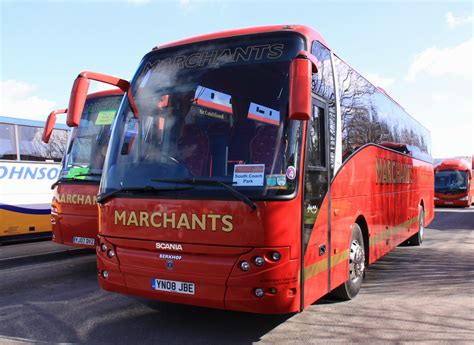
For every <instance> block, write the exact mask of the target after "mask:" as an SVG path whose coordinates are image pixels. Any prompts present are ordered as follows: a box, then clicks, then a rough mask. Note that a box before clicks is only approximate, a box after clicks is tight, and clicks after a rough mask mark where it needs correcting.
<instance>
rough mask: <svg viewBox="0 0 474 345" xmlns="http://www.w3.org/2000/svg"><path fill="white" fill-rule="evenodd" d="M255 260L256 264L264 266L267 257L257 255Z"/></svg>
mask: <svg viewBox="0 0 474 345" xmlns="http://www.w3.org/2000/svg"><path fill="white" fill-rule="evenodd" d="M253 262H254V263H255V266H258V267H262V266H263V265H264V264H265V259H264V258H262V257H261V256H256V257H255V259H254V260H253Z"/></svg>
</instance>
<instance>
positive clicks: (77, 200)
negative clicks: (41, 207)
mask: <svg viewBox="0 0 474 345" xmlns="http://www.w3.org/2000/svg"><path fill="white" fill-rule="evenodd" d="M56 198H57V200H58V202H60V203H63V204H75V205H97V196H96V195H84V194H58V195H57V197H56Z"/></svg>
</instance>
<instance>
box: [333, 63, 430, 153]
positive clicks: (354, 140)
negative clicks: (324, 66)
mask: <svg viewBox="0 0 474 345" xmlns="http://www.w3.org/2000/svg"><path fill="white" fill-rule="evenodd" d="M335 65H336V70H337V73H338V82H339V85H338V87H339V90H340V98H341V117H342V149H343V160H345V159H347V158H348V157H349V156H350V155H351V153H353V152H354V151H355V150H357V149H358V148H360V147H361V146H363V145H365V144H368V143H374V144H379V145H382V146H386V147H389V148H391V149H394V148H397V147H401V146H400V145H399V144H401V145H404V146H405V148H402V149H401V151H404V150H405V149H406V151H407V152H408V153H409V154H411V155H413V156H414V157H416V158H420V159H423V160H427V161H431V157H430V156H429V155H430V145H431V143H430V135H429V132H428V131H427V130H426V129H425V128H424V127H423V126H421V125H420V124H419V123H418V122H417V121H416V120H415V119H413V118H412V117H411V116H410V115H408V113H407V112H406V111H405V110H404V109H403V108H402V107H400V106H399V105H398V104H397V103H396V102H395V101H393V100H392V99H391V98H390V97H389V96H387V95H386V94H385V93H384V92H383V91H381V90H380V89H378V88H376V87H375V86H373V85H372V84H371V83H369V82H368V81H367V80H366V79H365V78H364V77H362V76H361V75H360V74H358V73H357V72H356V71H355V70H354V69H352V68H351V67H350V66H348V65H347V64H346V63H345V62H344V61H342V60H340V59H339V58H337V57H335Z"/></svg>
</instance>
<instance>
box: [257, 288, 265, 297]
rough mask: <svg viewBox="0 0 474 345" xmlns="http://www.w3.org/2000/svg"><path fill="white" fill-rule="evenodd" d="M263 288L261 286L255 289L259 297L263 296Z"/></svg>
mask: <svg viewBox="0 0 474 345" xmlns="http://www.w3.org/2000/svg"><path fill="white" fill-rule="evenodd" d="M263 293H264V292H263V289H260V288H257V289H255V296H257V297H258V298H260V297H263Z"/></svg>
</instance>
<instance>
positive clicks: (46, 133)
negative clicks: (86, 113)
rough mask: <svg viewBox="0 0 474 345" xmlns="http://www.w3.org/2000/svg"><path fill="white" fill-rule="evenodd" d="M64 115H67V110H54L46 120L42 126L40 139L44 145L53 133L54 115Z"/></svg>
mask: <svg viewBox="0 0 474 345" xmlns="http://www.w3.org/2000/svg"><path fill="white" fill-rule="evenodd" d="M65 113H67V109H58V110H54V111H52V112H51V113H50V114H49V116H48V119H47V120H46V123H45V125H44V130H43V137H42V140H43V142H44V143H45V144H47V143H49V138H51V133H53V129H54V125H55V124H56V115H58V114H65Z"/></svg>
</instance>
